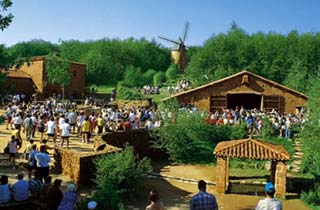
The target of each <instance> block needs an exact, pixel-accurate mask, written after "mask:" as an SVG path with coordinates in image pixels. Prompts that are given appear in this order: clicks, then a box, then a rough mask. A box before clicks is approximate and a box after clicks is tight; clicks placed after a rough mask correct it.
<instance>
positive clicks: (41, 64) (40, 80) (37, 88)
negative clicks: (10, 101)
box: [4, 56, 86, 99]
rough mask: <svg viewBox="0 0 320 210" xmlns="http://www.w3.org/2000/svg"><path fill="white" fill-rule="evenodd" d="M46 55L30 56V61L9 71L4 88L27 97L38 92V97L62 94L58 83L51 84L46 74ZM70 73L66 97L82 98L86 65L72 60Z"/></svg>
mask: <svg viewBox="0 0 320 210" xmlns="http://www.w3.org/2000/svg"><path fill="white" fill-rule="evenodd" d="M45 59H46V57H45V56H36V57H32V58H30V60H29V62H28V63H23V64H22V66H21V67H20V68H18V69H14V70H13V69H12V70H9V71H7V77H6V80H5V84H4V88H5V89H6V90H10V92H12V93H23V92H24V93H25V94H26V96H27V98H30V97H31V96H32V95H33V94H35V93H36V94H37V98H38V99H44V98H46V97H49V96H52V95H53V94H55V95H58V94H62V88H61V87H60V85H58V84H50V83H49V81H48V77H47V74H46V70H45V69H46V65H45ZM69 73H70V76H71V81H70V84H69V85H68V86H65V91H64V92H65V98H69V97H70V96H73V97H76V98H80V97H82V96H83V95H84V92H85V76H86V65H85V64H82V63H76V62H71V63H70V68H69Z"/></svg>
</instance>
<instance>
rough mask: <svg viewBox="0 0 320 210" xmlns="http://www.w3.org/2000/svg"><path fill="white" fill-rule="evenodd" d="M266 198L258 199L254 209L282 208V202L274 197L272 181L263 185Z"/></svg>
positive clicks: (277, 209) (276, 209) (270, 209)
mask: <svg viewBox="0 0 320 210" xmlns="http://www.w3.org/2000/svg"><path fill="white" fill-rule="evenodd" d="M264 191H265V195H266V198H265V199H263V200H260V201H259V202H258V205H257V207H256V210H282V204H281V202H280V201H279V200H278V199H275V198H274V194H275V192H276V191H275V187H274V184H273V183H272V182H268V183H267V184H266V185H265V187H264Z"/></svg>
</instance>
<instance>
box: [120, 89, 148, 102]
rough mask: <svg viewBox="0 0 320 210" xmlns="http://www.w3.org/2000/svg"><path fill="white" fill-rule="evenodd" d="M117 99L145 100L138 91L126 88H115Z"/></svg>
mask: <svg viewBox="0 0 320 210" xmlns="http://www.w3.org/2000/svg"><path fill="white" fill-rule="evenodd" d="M117 98H118V99H122V100H145V99H146V97H145V95H143V94H141V93H140V92H139V91H138V90H135V89H132V88H128V87H125V86H118V87H117Z"/></svg>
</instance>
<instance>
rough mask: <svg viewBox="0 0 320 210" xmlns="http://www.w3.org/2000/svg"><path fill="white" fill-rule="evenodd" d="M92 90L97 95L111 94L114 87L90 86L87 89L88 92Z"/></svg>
mask: <svg viewBox="0 0 320 210" xmlns="http://www.w3.org/2000/svg"><path fill="white" fill-rule="evenodd" d="M92 88H94V89H96V90H97V93H103V94H111V92H112V90H113V89H114V88H115V87H114V86H106V85H99V86H97V85H90V86H89V87H88V89H89V90H91V89H92Z"/></svg>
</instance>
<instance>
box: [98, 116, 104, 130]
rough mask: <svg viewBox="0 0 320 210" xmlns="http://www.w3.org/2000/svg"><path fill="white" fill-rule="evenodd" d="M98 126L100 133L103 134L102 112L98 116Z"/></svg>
mask: <svg viewBox="0 0 320 210" xmlns="http://www.w3.org/2000/svg"><path fill="white" fill-rule="evenodd" d="M97 126H98V134H101V133H102V130H103V119H102V115H101V114H100V115H99V116H98V119H97Z"/></svg>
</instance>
